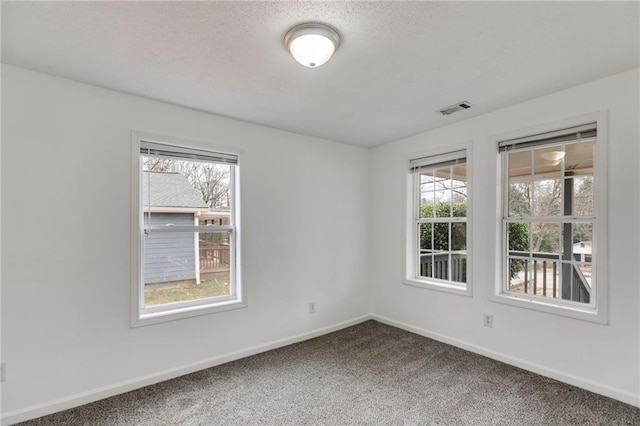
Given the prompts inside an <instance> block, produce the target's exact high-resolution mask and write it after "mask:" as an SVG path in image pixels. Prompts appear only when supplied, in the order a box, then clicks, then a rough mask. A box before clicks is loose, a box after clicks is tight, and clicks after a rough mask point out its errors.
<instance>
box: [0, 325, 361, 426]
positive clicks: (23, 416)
mask: <svg viewBox="0 0 640 426" xmlns="http://www.w3.org/2000/svg"><path fill="white" fill-rule="evenodd" d="M372 318H373V317H372V316H371V315H363V316H360V317H357V318H353V319H351V320H348V321H344V322H341V323H338V324H334V325H331V326H328V327H323V328H319V329H316V330H312V331H309V332H307V333H302V334H298V335H296V336H292V337H287V338H284V339H280V340H275V341H272V342H268V343H265V344H261V345H257V346H251V347H249V348H246V349H243V350H240V351H236V352H232V353H229V354H226V355H221V356H217V357H213V358H208V359H205V360H202V361H198V362H194V363H191V364H187V365H183V366H180V367H176V368H171V369H168V370H164V371H160V372H158V373H153V374H148V375H146V376H141V377H136V378H134V379H131V380H125V381H123V382H119V383H114V384H112V385H108V386H103V387H100V388H97V389H92V390H90V391H87V392H81V393H77V394H74V395H70V396H67V397H64V398H60V399H56V400H53V401H49V402H45V403H42V404H37V405H32V406H29V407H25V408H21V409H19V410H14V411H9V412H7V413H3V414H2V425H3V426H8V425H12V424H15V423H19V422H24V421H27V420H31V419H35V418H37V417H42V416H46V415H48V414H52V413H57V412H58V411H63V410H68V409H69V408H74V407H77V406H80V405H84V404H88V403H90V402H94V401H98V400H100V399H104V398H108V397H110V396H114V395H118V394H121V393H124V392H129V391H132V390H135V389H139V388H142V387H144V386H149V385H152V384H155V383H159V382H163V381H165V380H169V379H173V378H176V377H180V376H183V375H185V374H189V373H193V372H195V371H199V370H204V369H205V368H210V367H215V366H216V365H220V364H224V363H227V362H230V361H235V360H237V359H241V358H246V357H248V356H251V355H256V354H259V353H261V352H266V351H270V350H272V349H277V348H280V347H283V346H287V345H291V344H293V343H298V342H302V341H304V340H309V339H313V338H314V337H318V336H323V335H325V334H328V333H332V332H334V331H338V330H342V329H343V328H347V327H351V326H352V325H356V324H360V323H361V322H364V321H367V320H370V319H372Z"/></svg>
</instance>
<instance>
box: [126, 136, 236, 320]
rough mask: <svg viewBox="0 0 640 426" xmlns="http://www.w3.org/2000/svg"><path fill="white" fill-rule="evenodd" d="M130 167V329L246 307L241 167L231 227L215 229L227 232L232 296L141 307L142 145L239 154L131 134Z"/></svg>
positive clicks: (142, 285)
mask: <svg viewBox="0 0 640 426" xmlns="http://www.w3.org/2000/svg"><path fill="white" fill-rule="evenodd" d="M131 142H132V143H131V147H132V163H131V188H132V190H131V212H132V217H131V254H132V256H131V258H132V264H131V271H132V273H131V326H132V327H139V326H145V325H149V324H155V323H160V322H165V321H172V320H177V319H181V318H188V317H193V316H197V315H205V314H210V313H214V312H221V311H227V310H230V309H238V308H243V307H246V302H245V300H246V297H245V285H244V283H243V280H242V262H241V241H242V239H241V231H240V229H241V227H240V167H239V163H240V162H239V159H238V164H236V165H235V166H234V167H232V176H231V181H232V183H233V184H232V191H233V202H232V205H231V216H232V221H231V225H229V226H227V225H217V226H215V230H216V231H217V230H220V231H230V232H231V234H232V237H231V247H230V259H231V261H230V263H231V264H230V275H231V280H232V283H233V285H232V289H235V291H232V294H231V295H230V296H222V297H214V298H202V299H197V300H190V301H184V302H176V303H171V304H166V305H158V306H154V307H150V308H145V307H144V282H143V281H144V253H143V252H142V251H143V248H144V241H143V239H144V232H145V229H144V228H145V225H144V220H143V214H142V207H143V206H144V201H143V200H142V186H141V173H142V167H141V152H140V150H141V147H143V146H144V145H145V144H155V145H158V146H162V145H166V146H167V148H168V149H169V150H170V151H174V152H180V151H183V152H186V153H188V152H189V151H194V152H196V151H201V152H202V151H204V152H207V153H210V154H211V155H216V154H217V155H222V156H224V155H229V156H231V157H237V158H239V154H240V151H239V150H237V149H234V148H229V147H224V146H214V145H211V144H206V143H202V142H196V141H189V140H184V139H178V138H172V137H167V136H159V135H154V134H151V133H146V132H140V131H133V132H132V133H131ZM212 230H213V229H212V226H207V227H206V228H205V227H201V226H193V227H187V226H183V227H180V231H181V232H188V231H192V232H198V231H209V232H211V231H212Z"/></svg>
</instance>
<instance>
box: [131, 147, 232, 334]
mask: <svg viewBox="0 0 640 426" xmlns="http://www.w3.org/2000/svg"><path fill="white" fill-rule="evenodd" d="M134 142H135V143H134V145H135V146H134V149H135V150H136V152H135V153H134V155H135V157H136V160H137V161H134V163H135V164H136V165H137V167H136V169H137V170H136V173H135V174H136V175H137V179H134V180H135V181H136V182H137V186H138V191H135V192H136V197H134V198H135V199H134V203H133V204H134V206H135V212H134V214H135V218H136V220H135V223H136V224H137V225H138V226H137V229H136V232H135V234H136V235H135V242H134V245H135V246H136V249H137V250H136V251H137V253H138V257H137V263H138V268H137V270H136V274H135V275H136V276H135V279H134V289H133V295H134V297H133V300H134V304H135V307H134V318H133V323H134V325H144V324H146V323H153V322H159V321H165V320H169V319H175V318H181V317H185V316H193V315H199V314H203V313H208V312H213V311H219V310H225V309H230V308H234V307H239V306H243V305H242V300H243V298H242V297H241V295H242V292H241V284H240V274H239V268H238V265H239V244H238V243H239V240H238V235H239V228H238V204H237V203H238V196H237V194H238V185H237V181H238V179H237V177H238V165H237V164H238V157H237V155H235V154H228V153H222V152H214V151H207V150H203V149H194V148H190V147H186V146H181V145H173V144H168V143H164V142H157V141H155V140H154V141H151V140H145V139H141V138H137V139H136V140H135V141H134ZM134 269H135V268H134Z"/></svg>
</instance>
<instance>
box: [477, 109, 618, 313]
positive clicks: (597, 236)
mask: <svg viewBox="0 0 640 426" xmlns="http://www.w3.org/2000/svg"><path fill="white" fill-rule="evenodd" d="M593 122H595V123H596V128H597V131H598V135H597V142H596V144H595V153H594V161H595V173H594V175H593V176H594V187H595V192H594V196H595V199H594V205H593V209H594V215H595V218H596V219H595V221H594V225H595V231H594V234H593V239H594V245H593V250H594V256H595V259H596V260H595V263H594V264H593V268H594V271H593V272H594V277H595V287H593V289H592V291H593V292H595V294H592V303H591V304H590V305H587V306H580V305H577V304H575V303H573V302H565V301H563V300H560V299H548V300H546V299H544V298H541V297H536V296H531V295H518V294H514V293H509V292H507V291H506V290H505V288H504V285H505V282H506V281H505V280H506V278H505V277H506V275H505V274H506V271H507V266H506V263H505V258H504V250H505V246H506V234H505V233H504V232H503V214H504V212H503V208H504V206H506V205H507V200H506V196H507V191H506V184H505V177H504V176H503V173H502V172H503V171H504V167H505V163H504V159H503V158H500V159H499V160H497V161H498V163H497V165H498V166H499V167H496V172H497V182H498V183H499V185H497V186H496V190H497V201H498V202H497V211H496V222H495V223H496V238H497V239H496V242H499V243H498V244H496V248H495V251H496V269H495V277H494V286H493V289H492V291H491V293H490V294H489V296H488V299H489V301H491V302H496V303H503V304H506V305H511V306H516V307H519V308H524V309H531V310H535V311H539V312H546V313H550V314H555V315H561V316H565V317H569V318H574V319H578V320H584V321H590V322H594V323H598V324H604V325H608V324H609V298H608V295H609V291H610V290H609V287H610V282H609V272H608V252H609V246H608V240H607V238H608V233H609V232H608V231H609V221H608V209H609V202H608V192H609V186H608V175H609V173H610V172H609V169H610V167H609V166H610V165H609V160H608V145H609V110H608V109H605V110H600V111H594V112H590V113H586V114H581V115H578V116H573V117H568V118H565V119H562V120H557V121H553V122H546V123H541V124H538V125H535V126H531V127H527V128H523V129H518V130H514V131H510V132H506V133H499V134H495V135H492V136H490V137H489V141H490V143H491V144H492V145H494V146H495V147H496V148H497V147H498V145H499V143H500V141H501V140H511V139H517V138H521V137H526V136H529V135H537V134H543V133H548V132H553V131H555V130H558V129H567V128H572V127H576V126H581V125H585V124H586V123H593ZM497 157H500V154H497V156H496V159H497ZM596 241H597V244H596V243H595V242H596Z"/></svg>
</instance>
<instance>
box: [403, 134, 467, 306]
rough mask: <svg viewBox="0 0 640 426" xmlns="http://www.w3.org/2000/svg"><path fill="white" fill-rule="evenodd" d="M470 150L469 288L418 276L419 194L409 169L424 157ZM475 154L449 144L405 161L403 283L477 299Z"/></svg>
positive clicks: (413, 154) (420, 153) (413, 155)
mask: <svg viewBox="0 0 640 426" xmlns="http://www.w3.org/2000/svg"><path fill="white" fill-rule="evenodd" d="M463 150H464V151H466V157H467V161H466V163H465V164H466V167H467V220H466V224H467V227H466V228H467V282H466V286H462V285H456V284H454V283H453V282H449V281H443V280H437V279H431V278H426V277H418V276H417V274H416V270H417V257H416V247H417V244H418V235H417V232H416V231H415V211H416V209H418V206H417V202H418V200H417V197H416V196H415V191H416V187H415V185H416V178H415V174H412V173H409V172H408V170H407V168H408V166H409V163H410V162H411V160H416V159H420V158H423V157H435V156H447V155H448V154H450V153H453V152H455V151H463ZM472 156H473V152H472V144H471V143H470V142H469V143H464V144H458V145H449V146H447V147H443V148H438V149H434V150H428V151H419V152H415V153H412V154H410V155H407V156H405V158H404V162H403V169H402V171H403V184H404V187H405V190H406V192H405V200H406V209H405V245H404V257H403V261H404V268H403V272H402V283H403V284H405V285H408V286H412V287H418V288H424V289H428V290H435V291H440V292H444V293H451V294H457V295H461V296H468V297H472V296H473V285H472V283H473V219H472V218H473V178H472V176H473V174H472V173H473V170H472V169H473V167H472V160H473V157H472Z"/></svg>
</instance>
